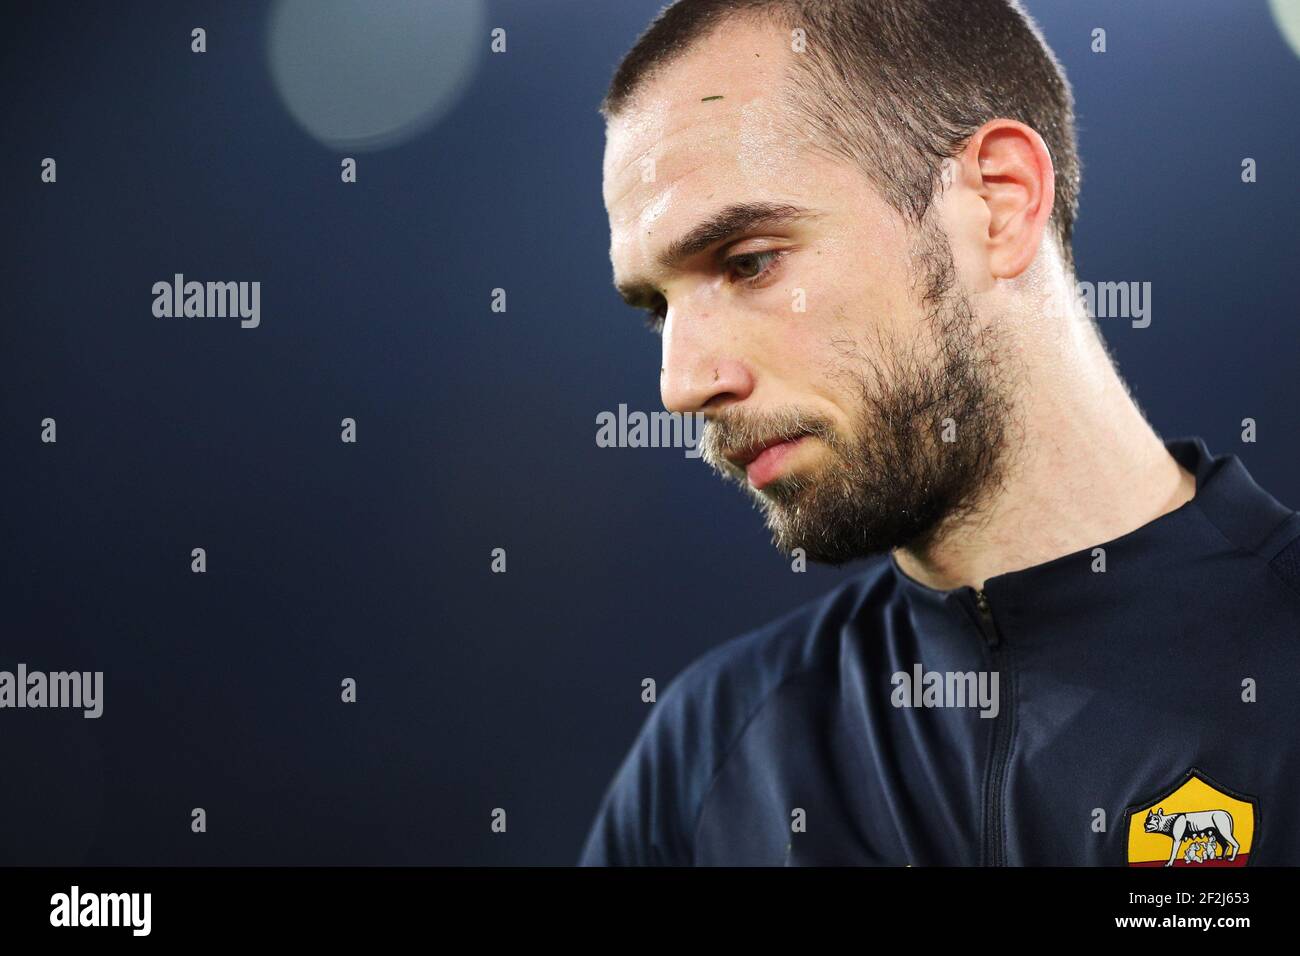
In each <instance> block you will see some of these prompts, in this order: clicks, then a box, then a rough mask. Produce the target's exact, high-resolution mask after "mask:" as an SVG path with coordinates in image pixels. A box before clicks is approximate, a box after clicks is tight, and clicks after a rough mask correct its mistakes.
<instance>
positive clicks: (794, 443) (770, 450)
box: [730, 435, 808, 490]
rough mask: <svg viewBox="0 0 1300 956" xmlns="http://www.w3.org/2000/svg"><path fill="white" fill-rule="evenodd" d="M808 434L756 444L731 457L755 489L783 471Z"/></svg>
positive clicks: (769, 481)
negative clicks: (784, 465) (743, 470)
mask: <svg viewBox="0 0 1300 956" xmlns="http://www.w3.org/2000/svg"><path fill="white" fill-rule="evenodd" d="M807 437H808V436H806V435H795V436H793V437H791V438H778V439H773V440H772V441H769V442H764V443H763V444H761V445H755V446H753V447H752V448H749V449H746V450H745V451H743V452H740V453H738V454H736V455H734V456H732V457H731V458H730V461H731V463H732V464H734V465H735V466H736V467H737V468H744V469H745V474H746V476H747V477H748V478H749V484H750V486H751V487H752V488H754V489H755V490H758V489H760V488H762V487H764V486H765V485H768V484H770V483H771V482H772V481H774V480H775V479H776V478H777V477H778V476H779V475H780V473H781V468H782V465H783V463H784V461H785V459H786V458H788V457H789V456H790V454H791V453H792V452H794V450H795V449H796V448H797V447H798V446H799V445H800V444H802V443H803V441H804V439H805V438H807Z"/></svg>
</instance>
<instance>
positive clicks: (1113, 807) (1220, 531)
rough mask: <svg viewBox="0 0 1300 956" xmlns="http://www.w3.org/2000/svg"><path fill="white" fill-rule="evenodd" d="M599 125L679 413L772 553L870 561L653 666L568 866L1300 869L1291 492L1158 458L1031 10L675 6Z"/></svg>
mask: <svg viewBox="0 0 1300 956" xmlns="http://www.w3.org/2000/svg"><path fill="white" fill-rule="evenodd" d="M602 113H603V114H604V116H605V118H606V121H607V144H606V153H605V161H604V198H605V204H606V209H607V211H608V213H609V219H610V229H611V247H610V251H611V258H612V261H613V265H614V277H615V282H616V284H617V286H618V287H619V290H620V291H621V292H622V293H623V295H624V297H625V298H626V299H627V300H628V301H629V303H631V304H633V305H636V306H639V307H641V308H643V309H646V310H647V312H648V313H649V314H650V316H651V321H652V323H653V325H654V327H655V328H656V329H658V331H659V332H660V334H661V336H662V350H663V368H662V370H661V378H660V386H661V393H662V398H663V402H664V405H665V406H666V407H667V408H668V409H670V410H672V411H676V412H694V413H702V414H703V415H704V416H706V419H707V425H706V428H705V435H704V438H703V442H702V444H703V457H704V458H705V459H706V460H707V461H708V462H709V463H710V464H711V465H712V466H713V467H714V468H715V469H717V470H718V471H719V472H720V473H722V474H723V475H724V476H726V477H729V478H731V479H734V480H736V481H737V483H739V484H740V485H741V486H742V487H744V488H745V489H746V490H747V492H748V493H749V494H750V495H752V496H753V498H754V500H755V502H756V504H757V505H758V507H759V508H760V509H761V511H762V512H763V514H764V516H765V518H766V521H767V524H768V526H769V528H770V529H771V531H772V533H773V537H774V540H775V543H776V545H777V546H778V547H780V548H781V549H783V550H785V551H787V552H791V553H793V552H795V550H796V549H802V551H803V553H804V554H806V556H807V557H809V558H812V559H814V560H820V561H825V562H830V563H835V564H839V563H843V562H847V561H850V560H853V559H857V558H864V557H872V556H874V557H873V558H872V563H871V564H870V565H869V567H868V569H867V570H866V571H865V573H863V574H861V575H859V576H858V577H856V578H854V579H852V580H851V581H849V582H848V583H847V584H845V585H844V586H841V587H840V588H838V589H837V590H836V591H834V592H833V593H831V594H829V595H827V596H826V597H824V598H822V599H820V600H818V601H816V602H814V603H811V604H809V605H807V606H805V607H802V608H800V609H798V610H795V611H793V612H791V613H789V614H788V615H786V616H785V617H783V618H781V619H780V620H777V621H775V622H773V623H771V624H770V625H768V626H766V627H764V628H762V629H760V630H758V631H756V632H753V633H750V634H746V635H743V636H742V637H739V638H735V639H733V640H731V641H728V642H726V643H724V644H722V645H720V646H719V647H717V648H715V649H714V650H713V651H711V652H709V653H707V654H705V655H704V656H703V657H701V658H700V659H698V660H696V661H695V662H694V663H692V664H691V665H690V666H689V667H688V668H686V670H685V671H684V672H682V673H681V674H679V675H678V676H677V677H676V679H674V680H673V682H672V683H671V684H670V685H669V687H668V688H667V689H666V690H665V691H664V692H663V693H662V694H661V696H660V699H659V701H658V702H657V703H655V704H654V705H653V710H652V712H651V714H650V716H649V718H648V719H647V721H646V723H645V725H644V727H643V728H642V730H641V732H640V735H639V736H638V738H637V740H636V742H635V744H634V746H633V747H632V750H631V752H630V753H629V754H628V756H627V758H626V760H625V761H624V762H623V764H622V766H621V767H620V768H619V770H618V772H617V774H616V776H615V778H614V780H613V781H612V783H611V784H610V787H609V789H608V791H607V792H606V794H605V796H604V800H603V802H602V804H601V807H600V810H599V813H598V816H597V819H596V821H595V823H594V825H593V827H592V829H591V832H590V835H589V837H588V839H587V842H586V845H585V847H584V848H583V852H582V856H581V862H582V863H584V864H696V865H705V864H743V865H797V864H877V865H898V866H902V865H907V864H910V865H925V864H931V865H935V864H959V865H976V864H982V865H1000V864H1012V865H1023V864H1105V865H1125V864H1129V865H1151V866H1163V865H1174V864H1176V865H1179V866H1191V865H1198V866H1206V865H1243V864H1245V863H1248V862H1250V861H1251V860H1256V861H1258V862H1260V863H1268V864H1277V863H1289V864H1295V863H1300V746H1297V730H1296V728H1297V727H1298V726H1300V706H1298V705H1297V703H1296V701H1295V697H1294V694H1293V690H1292V686H1291V685H1292V684H1293V682H1294V679H1295V678H1296V676H1298V675H1300V515H1297V514H1296V513H1295V512H1293V511H1292V510H1291V509H1289V508H1286V507H1284V506H1282V505H1281V504H1279V503H1278V502H1277V501H1276V500H1274V499H1273V498H1272V497H1270V496H1269V495H1268V494H1267V493H1266V492H1264V491H1263V490H1261V489H1260V488H1259V487H1258V486H1257V485H1256V484H1255V483H1254V482H1253V481H1252V479H1251V478H1250V476H1249V475H1248V474H1247V472H1246V470H1245V469H1244V467H1243V466H1242V465H1241V463H1240V462H1239V461H1238V460H1237V459H1236V458H1235V457H1231V456H1223V455H1220V456H1214V455H1211V454H1210V452H1209V451H1208V450H1207V448H1206V447H1205V444H1204V443H1203V442H1202V441H1201V440H1200V439H1197V438H1192V439H1185V440H1172V441H1168V442H1165V441H1162V440H1161V439H1160V438H1159V437H1158V436H1157V435H1156V434H1155V432H1154V431H1153V430H1152V428H1151V426H1150V425H1149V424H1148V423H1147V421H1146V420H1145V418H1144V417H1143V415H1142V413H1141V411H1140V410H1139V408H1138V406H1137V404H1136V403H1135V401H1134V399H1133V398H1132V396H1131V395H1130V394H1129V392H1128V390H1127V388H1126V386H1125V384H1124V382H1123V381H1122V379H1121V377H1120V375H1119V373H1118V371H1117V370H1116V368H1115V367H1114V365H1113V363H1112V360H1111V357H1110V356H1109V354H1108V353H1107V350H1106V348H1105V346H1104V344H1103V340H1102V337H1101V335H1100V333H1099V331H1098V329H1097V328H1096V325H1095V322H1093V321H1091V320H1090V319H1089V317H1088V316H1087V315H1086V313H1085V312H1084V311H1083V310H1082V308H1081V306H1080V304H1079V303H1078V302H1077V300H1076V298H1075V297H1074V296H1073V295H1072V291H1073V289H1074V270H1073V262H1072V256H1071V248H1070V237H1071V229H1072V225H1073V221H1074V217H1075V212H1076V207H1077V197H1078V190H1079V161H1078V158H1077V156H1076V153H1075V143H1074V132H1073V126H1074V120H1073V107H1072V97H1071V94H1070V90H1069V86H1068V84H1067V82H1066V80H1065V77H1064V76H1063V74H1062V72H1061V69H1060V67H1059V65H1058V64H1057V62H1056V60H1055V58H1054V57H1053V56H1052V54H1051V52H1050V51H1049V50H1048V49H1047V47H1046V45H1045V44H1044V42H1043V40H1042V38H1041V36H1040V35H1039V33H1038V32H1037V29H1036V28H1035V27H1034V25H1033V24H1032V22H1031V21H1030V20H1029V18H1028V17H1027V15H1026V14H1025V13H1024V12H1023V11H1022V10H1021V9H1020V8H1019V7H1018V6H1016V5H1015V3H1014V2H1013V0H816V2H806V0H805V2H786V0H679V2H677V3H674V4H673V5H672V6H670V7H668V8H667V9H665V10H664V11H663V12H662V13H661V14H660V16H659V17H658V18H657V19H656V21H655V22H654V23H653V24H652V25H651V26H650V28H649V29H648V30H647V31H646V33H645V34H644V35H643V36H642V37H641V38H640V39H639V40H638V41H637V43H636V45H635V47H634V48H633V49H632V50H631V52H629V53H628V55H627V56H626V57H625V59H624V60H623V61H622V63H621V65H620V66H619V68H618V70H617V72H616V74H615V77H614V79H613V82H612V84H611V87H610V90H609V93H608V94H607V95H606V97H605V100H604V102H603V104H602ZM1265 821H1266V822H1265ZM1193 839H1196V840H1200V841H1202V842H1203V843H1204V842H1206V841H1213V842H1214V843H1215V846H1216V847H1217V848H1218V849H1219V850H1220V851H1221V852H1220V853H1219V855H1212V854H1209V853H1203V854H1190V855H1188V853H1187V850H1188V848H1189V847H1190V845H1191V842H1190V841H1192V840H1193ZM1171 844H1172V846H1171ZM1229 854H1233V855H1232V858H1231V860H1229V859H1228V856H1229ZM1193 861H1194V862H1193ZM1203 861H1209V862H1203Z"/></svg>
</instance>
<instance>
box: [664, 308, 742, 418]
mask: <svg viewBox="0 0 1300 956" xmlns="http://www.w3.org/2000/svg"><path fill="white" fill-rule="evenodd" d="M730 339H731V337H730V336H727V335H725V334H724V332H723V329H722V327H721V323H720V322H718V321H716V320H710V319H707V318H704V317H700V318H698V319H696V318H694V317H692V318H690V319H687V320H686V321H682V320H681V317H679V316H671V317H670V319H669V321H668V322H667V323H665V325H664V331H663V367H662V368H661V369H660V370H659V396H660V398H661V399H662V400H663V404H664V408H666V409H668V411H670V412H682V413H687V412H704V411H712V410H715V409H718V408H721V407H724V406H726V405H730V404H732V403H734V402H739V401H743V400H744V399H746V398H748V397H749V395H750V393H751V392H753V390H754V379H753V374H752V373H751V372H750V370H749V367H748V365H747V364H746V363H745V362H744V361H743V360H742V359H741V358H740V356H739V355H738V354H737V350H736V346H735V344H734V341H730Z"/></svg>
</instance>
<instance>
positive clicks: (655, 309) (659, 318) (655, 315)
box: [642, 296, 668, 335]
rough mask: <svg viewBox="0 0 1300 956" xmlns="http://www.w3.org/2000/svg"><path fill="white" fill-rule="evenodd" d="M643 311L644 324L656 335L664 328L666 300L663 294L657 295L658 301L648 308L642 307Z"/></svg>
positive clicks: (666, 314) (666, 316)
mask: <svg viewBox="0 0 1300 956" xmlns="http://www.w3.org/2000/svg"><path fill="white" fill-rule="evenodd" d="M642 311H643V312H644V313H645V324H646V328H648V329H649V330H650V331H651V332H654V333H655V334H656V335H658V334H660V333H662V332H663V330H664V320H665V319H667V318H668V300H666V299H665V298H664V297H663V296H659V297H658V302H656V304H655V305H653V306H651V307H650V308H648V309H642Z"/></svg>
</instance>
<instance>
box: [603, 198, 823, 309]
mask: <svg viewBox="0 0 1300 956" xmlns="http://www.w3.org/2000/svg"><path fill="white" fill-rule="evenodd" d="M820 215H821V213H819V212H814V211H813V210H811V209H805V208H803V207H802V206H794V205H791V204H789V203H775V202H742V203H732V204H731V205H730V206H724V207H723V208H722V209H721V210H719V211H718V212H716V213H714V214H713V215H712V216H710V217H709V218H708V219H705V220H704V221H703V222H701V223H699V224H698V225H696V226H695V227H693V228H692V229H691V231H690V232H688V233H686V235H684V236H682V237H681V238H679V239H675V240H673V241H672V242H670V243H669V244H668V246H667V248H665V249H664V250H663V251H662V252H660V253H659V254H658V255H657V256H655V265H656V266H658V268H659V269H661V270H663V271H664V272H672V271H673V270H675V269H676V268H677V267H678V266H680V265H681V264H682V263H683V262H685V261H686V260H687V259H690V258H691V257H692V256H696V255H699V254H700V253H701V252H704V251H705V250H706V249H709V248H711V247H713V246H715V245H718V244H720V243H722V242H724V241H726V240H727V239H731V238H732V237H734V236H737V235H739V234H740V233H742V232H745V231H747V230H749V229H754V228H756V227H758V226H779V225H786V224H789V223H791V222H797V221H800V220H804V219H815V218H817V217H818V216H820ZM614 288H615V289H617V290H618V294H619V295H620V296H621V297H622V298H623V301H624V302H626V303H627V304H628V305H630V306H634V307H637V306H643V305H648V304H649V302H650V301H651V300H652V299H653V298H654V296H655V295H656V294H658V289H657V288H656V287H655V286H654V285H652V284H651V283H649V282H645V281H643V280H637V279H632V280H629V281H627V282H617V281H616V282H615V283H614Z"/></svg>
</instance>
